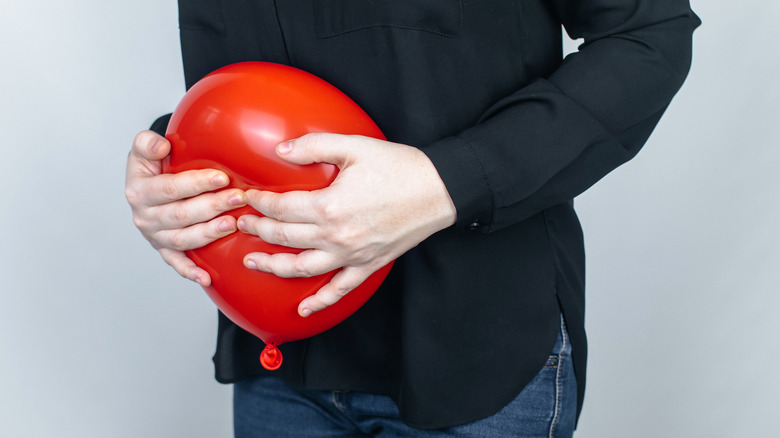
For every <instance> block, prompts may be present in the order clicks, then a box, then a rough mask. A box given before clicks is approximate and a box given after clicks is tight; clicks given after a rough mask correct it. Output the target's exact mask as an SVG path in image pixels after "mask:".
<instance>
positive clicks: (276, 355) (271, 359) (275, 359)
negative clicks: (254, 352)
mask: <svg viewBox="0 0 780 438" xmlns="http://www.w3.org/2000/svg"><path fill="white" fill-rule="evenodd" d="M260 364H261V365H262V366H263V368H265V369H267V370H268V371H274V370H278V369H279V367H280V366H282V352H281V351H279V349H278V348H276V345H274V344H267V345H266V346H265V349H264V350H263V352H262V353H260Z"/></svg>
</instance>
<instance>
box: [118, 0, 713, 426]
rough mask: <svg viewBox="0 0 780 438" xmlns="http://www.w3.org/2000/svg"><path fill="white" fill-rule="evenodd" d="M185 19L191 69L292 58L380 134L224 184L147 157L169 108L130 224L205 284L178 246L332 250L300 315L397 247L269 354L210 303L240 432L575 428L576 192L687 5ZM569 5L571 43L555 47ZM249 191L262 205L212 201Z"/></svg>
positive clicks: (206, 3)
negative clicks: (252, 242) (304, 333)
mask: <svg viewBox="0 0 780 438" xmlns="http://www.w3.org/2000/svg"><path fill="white" fill-rule="evenodd" d="M179 21H180V33H181V35H180V36H181V48H182V56H183V62H184V74H185V82H186V86H187V87H188V88H189V87H191V86H192V85H193V84H194V83H195V82H196V81H197V80H198V79H200V78H201V77H203V76H204V75H205V74H207V73H209V72H211V71H213V70H215V69H217V68H219V67H222V66H224V65H227V64H231V63H234V62H239V61H247V60H257V61H268V62H276V63H281V64H287V65H292V66H294V67H297V68H300V69H302V70H305V71H308V72H310V73H313V74H315V75H317V76H319V77H321V78H323V79H325V80H326V81H328V82H330V83H331V84H333V85H335V86H336V87H337V88H339V89H341V90H342V91H344V92H345V93H346V94H347V95H348V96H350V97H351V98H352V99H354V100H355V101H356V102H357V103H358V104H359V105H360V106H361V107H362V108H363V109H364V110H365V111H366V112H367V113H368V114H369V115H370V116H371V117H372V118H373V119H374V120H375V121H376V123H377V124H378V126H379V127H380V128H381V129H382V130H383V132H384V133H385V135H386V136H387V138H388V141H380V140H376V139H370V138H364V137H356V136H342V135H336V134H309V135H306V136H304V137H301V138H299V139H290V141H285V142H283V143H281V144H279V145H278V146H277V149H276V152H277V154H278V156H279V158H280V159H282V160H285V161H289V162H291V163H296V164H306V163H312V162H327V163H332V164H335V165H337V166H338V167H339V169H340V172H339V174H338V177H337V178H336V180H335V181H334V183H333V184H332V185H331V186H330V187H328V188H325V189H322V190H318V191H313V192H290V193H281V194H279V193H270V192H267V191H262V190H247V191H246V192H242V191H240V190H237V189H230V190H220V189H221V188H224V187H225V186H226V185H227V184H228V177H227V175H226V174H224V173H222V172H220V171H217V170H214V169H204V170H197V171H188V172H183V173H181V174H176V175H168V174H161V172H160V169H161V167H160V163H161V160H162V159H163V158H164V157H165V156H166V155H167V154H168V153H169V151H170V144H169V143H168V142H167V140H165V139H164V138H163V137H162V136H161V135H162V134H163V133H164V131H165V126H166V123H167V120H168V119H167V116H164V117H161V118H160V119H158V120H157V121H156V122H155V123H154V124H153V126H152V128H151V130H150V131H144V132H142V133H140V134H139V135H138V136H137V137H136V138H135V140H134V142H133V146H132V149H131V152H130V155H129V158H128V165H127V189H126V195H127V198H128V201H129V203H130V205H131V207H132V210H133V218H134V221H135V224H136V226H137V227H138V228H139V229H140V231H141V232H142V234H143V235H144V236H145V237H146V238H147V239H148V240H149V241H150V242H151V244H152V246H153V247H154V248H156V249H157V250H158V251H159V253H160V255H161V256H162V258H163V259H164V260H165V261H166V262H167V263H168V264H170V265H171V266H172V267H173V268H174V269H175V270H176V271H177V272H178V273H179V274H181V275H182V276H183V277H185V278H188V279H190V280H193V281H196V282H198V283H199V284H201V285H204V286H207V285H209V284H210V278H209V275H208V274H207V273H206V272H205V271H204V270H202V269H200V268H199V267H197V266H196V265H195V264H194V263H193V262H192V261H191V260H190V259H188V258H187V257H186V255H185V253H184V251H186V250H188V249H193V248H198V247H201V246H203V245H206V244H208V243H209V242H212V241H214V240H216V239H219V238H221V237H224V236H226V235H229V234H231V233H234V232H243V233H249V234H253V235H257V236H259V237H261V238H262V239H263V240H266V241H268V242H272V243H278V244H282V245H286V246H291V247H296V248H302V249H305V251H303V252H301V253H300V254H299V255H291V254H273V255H271V254H263V253H251V254H247V255H246V257H245V259H244V263H245V266H246V268H247V269H256V270H261V271H265V272H270V273H273V274H276V275H279V276H282V277H297V276H312V275H318V274H322V273H325V272H329V271H332V270H335V269H339V270H340V271H339V273H338V274H337V275H336V276H335V277H334V278H333V280H332V281H331V282H330V283H329V284H327V285H325V286H323V288H322V289H321V290H319V291H318V292H317V293H316V294H314V295H313V296H311V297H308V298H306V299H305V300H304V301H302V302H301V304H300V307H299V313H300V314H301V316H303V317H306V316H307V315H310V314H311V313H313V312H316V311H319V310H321V309H323V308H325V307H327V306H328V305H331V304H333V303H335V302H337V301H338V300H339V298H340V297H342V296H344V295H345V294H348V293H349V291H350V290H351V289H352V288H354V287H355V286H356V285H358V284H360V283H361V282H362V280H363V279H365V278H366V277H367V276H369V275H370V274H371V273H372V272H374V271H375V270H376V269H378V268H379V267H381V266H383V265H385V264H386V263H388V262H389V261H390V260H394V259H395V260H396V262H395V265H394V267H393V268H392V270H391V272H390V275H389V276H388V277H387V279H386V280H385V281H384V283H383V284H382V286H381V287H380V288H379V290H377V292H376V293H375V295H374V296H373V297H372V298H371V299H370V300H369V301H368V303H366V305H364V306H363V307H362V308H361V309H359V310H358V311H357V312H356V313H355V314H353V315H352V316H351V317H349V318H348V319H347V320H345V321H344V322H342V323H341V324H339V325H337V326H336V327H334V328H333V329H330V330H328V331H326V332H324V333H322V334H320V335H317V336H314V337H312V338H310V339H306V340H302V341H298V342H293V343H289V344H284V345H282V346H281V350H282V352H283V354H284V357H285V362H284V365H283V366H282V368H281V369H280V370H278V371H275V372H273V373H270V372H266V371H264V370H263V368H262V367H261V366H260V364H259V362H258V360H257V353H258V352H259V351H261V350H262V342H261V341H259V340H258V339H256V338H254V337H253V336H251V335H249V334H248V333H246V332H244V331H242V330H241V329H240V328H238V327H237V326H236V325H234V324H233V323H232V322H231V321H229V320H227V319H226V318H225V317H224V316H223V315H221V314H220V315H219V318H220V319H219V329H218V336H217V339H218V340H217V351H216V354H215V356H214V362H215V366H216V378H217V379H218V380H219V381H220V382H232V383H235V388H234V427H235V433H236V436H241V437H249V436H275V437H281V436H312V437H315V436H542V435H543V436H556V437H558V436H561V437H565V436H571V434H572V431H573V429H574V428H575V424H576V418H577V417H578V415H579V412H580V410H581V407H582V402H583V397H584V387H585V376H586V368H585V367H586V338H585V329H584V248H583V247H584V245H583V240H582V234H581V227H580V225H579V222H578V220H577V216H576V213H575V210H574V206H573V199H574V198H575V197H576V196H577V195H579V194H580V193H582V192H583V191H585V190H586V189H587V188H589V187H590V186H592V185H593V184H594V183H595V182H597V181H598V180H599V179H601V178H602V177H604V176H605V175H606V174H608V173H609V172H610V171H612V170H613V169H615V168H616V167H618V166H619V165H621V164H622V163H625V162H626V161H628V160H629V159H631V158H632V157H633V156H635V155H636V154H637V152H638V151H639V150H640V148H641V147H642V145H643V144H644V143H645V141H646V140H647V138H648V136H649V135H650V133H651V132H652V130H653V129H654V127H655V126H656V124H657V123H658V121H659V119H660V118H661V116H662V114H663V113H664V111H665V109H666V108H667V106H668V105H669V103H670V102H671V100H672V98H673V96H674V95H675V93H676V92H677V91H678V89H679V88H680V87H681V85H682V83H683V81H684V80H685V77H686V75H687V72H688V70H689V68H690V62H691V37H692V34H693V31H694V29H695V28H696V27H697V26H698V25H699V24H700V21H699V19H698V17H697V16H696V15H695V14H694V13H693V11H692V10H691V8H690V5H689V3H688V1H687V0H578V1H575V0H549V1H547V0H524V1H522V2H518V1H507V0H484V1H480V2H471V1H466V0H393V1H389V0H374V1H360V0H332V1H328V2H325V1H308V0H288V1H285V2H272V1H266V0H263V1H260V0H256V1H238V0H222V1H219V0H190V1H183V0H180V1H179ZM561 25H563V27H564V28H565V29H566V31H567V32H568V34H569V35H570V36H571V37H572V38H575V39H576V38H583V40H584V42H583V44H582V45H581V46H580V48H579V51H578V52H576V53H574V54H571V55H569V56H566V57H565V58H564V57H563V56H562V48H561V47H562V43H561V41H562V35H561ZM221 146H222V147H229V145H221ZM260 171H262V170H261V169H258V172H260ZM245 204H249V205H250V206H252V207H253V208H255V209H256V210H257V211H258V212H260V213H262V216H260V215H244V216H242V217H240V218H239V219H238V220H235V219H233V218H232V217H231V216H229V215H225V216H222V215H221V214H222V213H224V212H226V211H230V210H231V209H235V208H237V207H240V206H243V205H245Z"/></svg>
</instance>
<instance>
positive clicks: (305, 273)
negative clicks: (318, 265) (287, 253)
mask: <svg viewBox="0 0 780 438" xmlns="http://www.w3.org/2000/svg"><path fill="white" fill-rule="evenodd" d="M292 268H293V273H294V274H295V276H296V277H311V271H310V270H309V267H308V266H307V265H306V262H305V261H304V260H302V259H300V258H298V259H296V260H295V261H294V262H293V264H292Z"/></svg>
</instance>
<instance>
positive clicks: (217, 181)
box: [211, 173, 228, 186]
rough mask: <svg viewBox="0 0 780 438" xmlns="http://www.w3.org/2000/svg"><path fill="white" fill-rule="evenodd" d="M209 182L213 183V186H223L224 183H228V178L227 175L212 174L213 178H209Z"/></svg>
mask: <svg viewBox="0 0 780 438" xmlns="http://www.w3.org/2000/svg"><path fill="white" fill-rule="evenodd" d="M211 183H212V184H214V185H215V186H224V185H225V184H227V183H228V179H227V176H225V174H222V173H220V174H218V175H216V176H214V178H211Z"/></svg>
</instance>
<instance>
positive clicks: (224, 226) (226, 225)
mask: <svg viewBox="0 0 780 438" xmlns="http://www.w3.org/2000/svg"><path fill="white" fill-rule="evenodd" d="M217 229H218V230H219V231H220V232H222V233H227V232H228V231H233V225H231V224H230V221H228V220H227V219H224V220H222V221H220V222H219V225H217Z"/></svg>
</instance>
